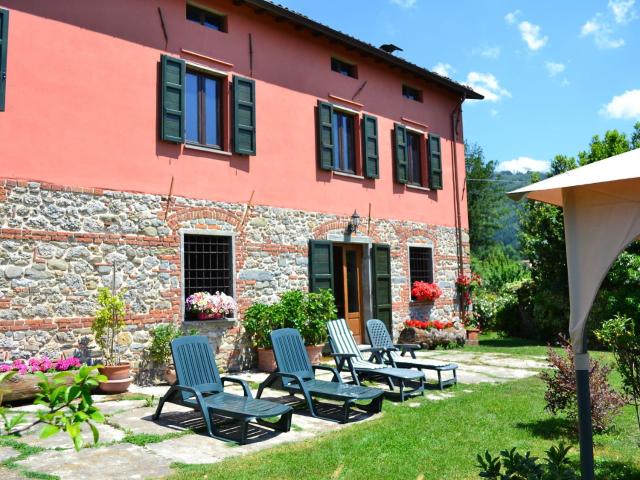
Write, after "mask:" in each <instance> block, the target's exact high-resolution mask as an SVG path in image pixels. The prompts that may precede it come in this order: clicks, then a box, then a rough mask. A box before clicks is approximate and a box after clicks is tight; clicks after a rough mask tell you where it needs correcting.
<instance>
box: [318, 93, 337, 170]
mask: <svg viewBox="0 0 640 480" xmlns="http://www.w3.org/2000/svg"><path fill="white" fill-rule="evenodd" d="M333 142H334V138H333V106H332V105H331V104H330V103H327V102H321V101H318V162H319V164H320V168H321V169H323V170H332V169H333Z"/></svg>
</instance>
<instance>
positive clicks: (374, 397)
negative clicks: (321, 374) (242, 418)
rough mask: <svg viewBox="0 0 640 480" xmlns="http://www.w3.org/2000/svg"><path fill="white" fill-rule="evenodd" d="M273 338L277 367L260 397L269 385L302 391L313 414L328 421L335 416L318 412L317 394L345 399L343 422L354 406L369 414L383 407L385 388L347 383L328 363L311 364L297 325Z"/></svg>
mask: <svg viewBox="0 0 640 480" xmlns="http://www.w3.org/2000/svg"><path fill="white" fill-rule="evenodd" d="M271 341H272V343H273V353H274V355H275V357H276V364H277V366H278V370H277V371H276V372H274V373H272V374H271V375H269V377H268V378H267V379H266V380H265V381H264V382H263V383H262V384H260V388H259V389H258V394H257V397H258V398H260V397H261V396H262V392H263V390H264V389H265V388H269V387H271V388H277V389H281V390H285V391H287V392H289V393H293V394H296V393H297V394H302V396H303V397H304V399H305V401H306V403H307V407H308V408H309V411H310V413H311V415H312V416H314V417H320V416H322V418H325V419H329V420H334V419H333V418H331V417H329V416H326V415H320V414H319V411H318V408H317V405H316V404H315V403H314V397H315V398H322V399H327V400H334V401H338V402H342V415H341V417H340V419H339V421H340V422H341V423H347V422H348V421H349V412H350V411H351V408H352V407H354V408H358V409H360V410H364V411H365V412H368V413H378V412H380V410H381V409H382V401H383V395H384V391H383V390H381V389H379V388H369V387H364V386H360V385H350V384H347V383H344V382H343V381H342V377H340V374H339V373H338V371H337V370H336V369H334V368H332V367H329V366H325V365H311V362H310V361H309V357H308V355H307V351H306V350H305V348H304V343H303V341H302V337H301V336H300V332H298V330H296V329H294V328H282V329H280V330H275V331H273V332H271ZM316 370H327V371H329V372H331V373H332V374H333V379H332V380H331V381H328V380H319V379H317V378H316V376H315V372H316ZM356 402H358V403H356ZM360 402H368V403H364V404H363V403H360Z"/></svg>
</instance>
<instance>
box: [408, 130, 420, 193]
mask: <svg viewBox="0 0 640 480" xmlns="http://www.w3.org/2000/svg"><path fill="white" fill-rule="evenodd" d="M421 143H422V135H420V134H418V133H414V132H410V131H407V161H408V163H409V165H408V174H409V178H408V183H409V184H412V185H421V184H422V156H421V152H420V144H421Z"/></svg>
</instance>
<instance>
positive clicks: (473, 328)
mask: <svg viewBox="0 0 640 480" xmlns="http://www.w3.org/2000/svg"><path fill="white" fill-rule="evenodd" d="M464 327H465V329H466V330H467V344H468V345H475V346H477V345H479V344H480V339H479V338H480V328H479V327H480V325H479V324H478V318H477V317H476V315H475V313H474V312H469V313H468V314H467V316H466V320H465V324H464Z"/></svg>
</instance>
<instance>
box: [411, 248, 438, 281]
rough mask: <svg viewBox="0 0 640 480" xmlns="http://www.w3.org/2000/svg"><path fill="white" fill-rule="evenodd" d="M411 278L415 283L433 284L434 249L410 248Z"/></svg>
mask: <svg viewBox="0 0 640 480" xmlns="http://www.w3.org/2000/svg"><path fill="white" fill-rule="evenodd" d="M409 276H410V277H411V285H412V286H413V282H427V283H433V249H432V248H431V247H409Z"/></svg>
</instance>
